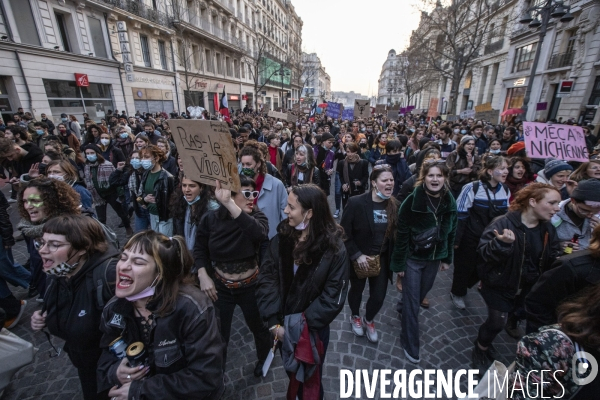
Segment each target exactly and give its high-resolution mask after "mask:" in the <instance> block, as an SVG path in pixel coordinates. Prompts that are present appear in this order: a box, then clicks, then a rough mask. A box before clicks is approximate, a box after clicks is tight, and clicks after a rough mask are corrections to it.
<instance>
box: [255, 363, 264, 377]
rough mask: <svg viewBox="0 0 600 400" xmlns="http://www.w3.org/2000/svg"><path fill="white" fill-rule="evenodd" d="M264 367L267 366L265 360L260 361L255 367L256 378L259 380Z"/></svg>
mask: <svg viewBox="0 0 600 400" xmlns="http://www.w3.org/2000/svg"><path fill="white" fill-rule="evenodd" d="M263 365H265V360H258V361H257V362H256V366H255V367H254V376H255V377H257V378H260V377H262V375H263V373H262V369H263Z"/></svg>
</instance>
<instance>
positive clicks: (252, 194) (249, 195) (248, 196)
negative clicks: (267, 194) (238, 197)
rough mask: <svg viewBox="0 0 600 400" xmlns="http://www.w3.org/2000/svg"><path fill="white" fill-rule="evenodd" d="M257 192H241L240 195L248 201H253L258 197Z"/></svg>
mask: <svg viewBox="0 0 600 400" xmlns="http://www.w3.org/2000/svg"><path fill="white" fill-rule="evenodd" d="M258 193H259V192H258V190H242V194H243V195H244V197H245V198H246V199H248V200H254V199H256V198H257V197H258Z"/></svg>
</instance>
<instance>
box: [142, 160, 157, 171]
mask: <svg viewBox="0 0 600 400" xmlns="http://www.w3.org/2000/svg"><path fill="white" fill-rule="evenodd" d="M140 163H141V164H142V168H144V169H145V170H149V169H152V167H153V166H154V165H153V163H152V160H142V161H140Z"/></svg>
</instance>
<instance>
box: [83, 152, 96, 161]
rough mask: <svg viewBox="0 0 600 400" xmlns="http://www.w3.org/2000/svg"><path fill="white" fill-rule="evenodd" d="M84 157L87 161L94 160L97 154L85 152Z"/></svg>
mask: <svg viewBox="0 0 600 400" xmlns="http://www.w3.org/2000/svg"><path fill="white" fill-rule="evenodd" d="M85 158H87V159H88V161H89V162H96V160H97V159H98V156H97V155H96V154H87V155H86V156H85Z"/></svg>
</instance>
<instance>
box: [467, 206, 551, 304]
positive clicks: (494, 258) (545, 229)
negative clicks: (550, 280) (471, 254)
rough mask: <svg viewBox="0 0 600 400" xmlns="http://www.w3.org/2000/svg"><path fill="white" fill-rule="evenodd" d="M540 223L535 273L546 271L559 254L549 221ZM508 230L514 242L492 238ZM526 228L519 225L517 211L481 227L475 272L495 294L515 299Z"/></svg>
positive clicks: (519, 219)
mask: <svg viewBox="0 0 600 400" xmlns="http://www.w3.org/2000/svg"><path fill="white" fill-rule="evenodd" d="M540 223H541V224H542V231H541V236H542V237H541V238H540V240H543V250H542V254H541V255H540V258H539V263H538V266H539V273H540V274H543V273H544V272H546V271H547V270H549V269H550V267H551V265H552V263H553V262H554V261H555V260H556V257H557V256H558V255H559V254H560V242H559V240H558V235H557V234H556V229H555V228H554V226H552V224H551V223H550V222H540ZM504 229H510V230H511V231H513V233H514V234H515V237H516V240H515V241H514V242H512V243H510V244H506V243H504V242H501V241H500V240H498V239H496V235H495V234H494V230H495V231H497V232H503V231H504ZM525 229H526V227H525V225H523V223H522V222H521V212H520V211H512V212H509V213H508V214H505V215H502V216H500V217H498V218H496V219H494V220H493V221H492V222H491V223H490V224H489V225H488V226H487V228H485V231H484V232H483V235H482V236H481V240H480V241H479V246H478V247H477V253H478V259H477V272H478V274H479V278H480V279H481V281H482V282H483V284H484V288H485V287H488V288H490V289H494V290H496V291H499V292H505V293H508V294H509V295H513V296H516V294H517V292H518V290H519V289H520V286H521V275H522V272H523V271H522V270H523V264H524V260H525V258H524V254H525V249H526V246H527V243H526V240H525V237H526V231H525Z"/></svg>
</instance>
